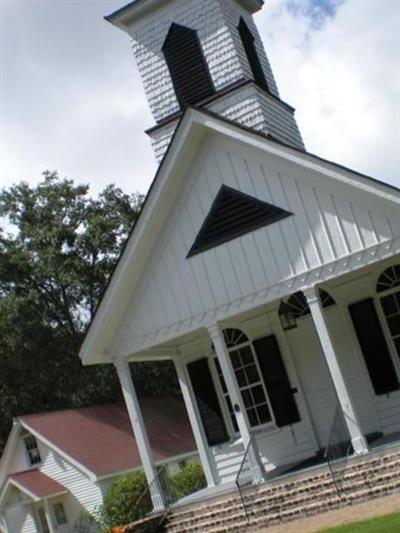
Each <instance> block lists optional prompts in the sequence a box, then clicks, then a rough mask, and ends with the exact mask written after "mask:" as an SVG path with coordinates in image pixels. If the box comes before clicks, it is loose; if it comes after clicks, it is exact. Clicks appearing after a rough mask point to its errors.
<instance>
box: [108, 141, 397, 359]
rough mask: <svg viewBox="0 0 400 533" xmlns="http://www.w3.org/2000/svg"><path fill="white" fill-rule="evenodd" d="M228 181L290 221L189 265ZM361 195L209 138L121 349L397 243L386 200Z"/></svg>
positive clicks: (120, 337) (162, 238)
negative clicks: (350, 257) (322, 268)
mask: <svg viewBox="0 0 400 533" xmlns="http://www.w3.org/2000/svg"><path fill="white" fill-rule="evenodd" d="M222 184H225V185H228V186H230V187H233V188H234V189H237V190H239V191H242V192H244V193H246V194H249V195H251V196H254V197H256V198H258V199H260V200H263V201H265V202H268V203H270V204H273V205H276V206H278V207H281V208H283V209H286V210H287V211H289V212H291V213H293V216H290V217H288V218H286V219H284V220H282V221H280V222H277V223H274V224H271V225H269V226H267V227H262V228H259V229H257V230H256V231H253V232H250V233H248V234H246V235H243V236H241V237H240V238H236V239H234V240H231V241H229V242H226V243H224V244H222V245H220V246H217V247H215V248H212V249H210V250H207V251H205V252H203V253H200V254H198V255H196V256H194V257H191V258H189V259H186V256H187V253H188V251H189V250H190V248H191V246H192V244H193V242H194V240H195V238H196V236H197V233H198V232H199V230H200V228H201V226H202V224H203V222H204V219H205V217H206V216H207V214H208V212H209V210H210V207H211V205H212V203H213V201H214V199H215V196H216V194H217V192H218V190H219V189H220V187H221V185H222ZM359 197H360V193H359V192H358V191H356V190H355V189H353V188H352V187H351V186H349V185H345V184H340V186H338V184H337V183H334V182H333V179H332V178H330V177H329V176H323V175H319V174H317V173H315V172H312V171H308V170H305V169H304V168H302V167H301V166H300V165H296V164H294V163H291V162H288V161H284V160H282V159H278V158H275V157H272V156H265V155H264V154H260V153H259V152H258V151H256V150H253V149H250V148H249V147H247V146H244V145H243V144H239V143H236V142H234V141H230V140H227V139H225V138H222V137H220V136H217V135H215V136H212V137H211V136H210V137H209V138H208V140H207V141H205V142H204V143H203V145H201V146H199V148H198V153H197V155H196V157H195V158H194V162H193V164H192V166H191V168H190V170H189V172H188V174H187V175H186V176H185V178H184V182H183V183H182V186H181V188H180V191H179V195H178V197H177V198H175V199H174V202H173V209H171V211H170V216H169V220H168V221H167V223H166V224H165V225H164V227H163V230H162V232H161V233H160V235H159V239H158V242H157V244H156V246H155V248H154V253H153V254H152V258H151V260H150V261H149V263H148V265H147V266H146V269H145V272H144V273H143V274H142V278H141V280H140V283H139V285H138V287H136V292H135V297H134V299H133V300H132V302H131V304H130V305H129V306H128V308H127V309H126V313H125V319H124V321H122V323H121V326H120V329H119V331H118V332H117V334H116V337H115V338H116V339H117V342H118V346H117V347H116V350H117V353H120V354H121V355H127V354H129V353H132V351H131V352H129V350H132V346H134V345H135V343H136V346H137V345H138V344H139V343H140V342H141V339H142V338H145V337H146V336H150V338H151V336H153V335H155V334H156V333H157V334H158V333H159V332H161V331H164V330H165V331H167V330H168V329H169V328H171V327H175V325H177V324H179V323H181V322H182V321H188V323H189V321H190V323H191V321H193V320H195V319H196V320H197V321H198V320H199V319H201V316H202V315H203V314H204V313H206V312H209V311H210V310H212V309H214V308H215V307H217V306H221V305H225V304H228V303H230V302H232V301H234V300H237V299H239V298H243V297H246V296H247V295H250V294H253V293H255V292H257V291H259V290H262V289H264V288H266V287H267V286H271V285H274V284H276V283H279V282H281V281H282V280H289V279H291V278H292V277H293V276H296V275H301V274H302V273H305V272H307V271H308V270H310V269H312V268H316V267H320V266H323V265H325V264H330V263H331V262H332V261H335V260H338V259H340V258H342V257H346V256H348V255H349V254H353V253H356V252H358V251H360V250H363V249H365V248H366V247H369V246H372V245H374V244H377V243H380V242H384V241H385V240H388V239H390V238H392V237H393V236H394V235H393V233H392V230H391V228H392V227H394V226H395V224H398V222H397V221H394V220H392V219H391V220H389V219H388V218H386V211H383V209H382V204H380V207H379V208H377V209H375V207H374V206H375V203H372V202H369V203H366V204H364V202H363V201H360V200H359ZM189 328H190V324H189ZM146 342H147V341H146Z"/></svg>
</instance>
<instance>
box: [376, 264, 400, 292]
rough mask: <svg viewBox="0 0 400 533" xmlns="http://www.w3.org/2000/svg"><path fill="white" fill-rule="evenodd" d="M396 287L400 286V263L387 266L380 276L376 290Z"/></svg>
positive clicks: (380, 290)
mask: <svg viewBox="0 0 400 533" xmlns="http://www.w3.org/2000/svg"><path fill="white" fill-rule="evenodd" d="M395 287H400V265H394V266H391V267H389V268H387V269H386V270H385V271H384V272H382V274H381V275H380V276H379V279H378V283H377V285H376V292H384V291H388V290H390V289H394V288H395Z"/></svg>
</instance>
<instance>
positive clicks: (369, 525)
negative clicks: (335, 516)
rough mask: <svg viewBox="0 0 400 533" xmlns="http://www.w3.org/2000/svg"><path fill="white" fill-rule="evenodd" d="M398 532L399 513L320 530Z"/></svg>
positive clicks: (373, 532)
mask: <svg viewBox="0 0 400 533" xmlns="http://www.w3.org/2000/svg"><path fill="white" fill-rule="evenodd" d="M398 532H400V513H393V514H388V515H384V516H379V517H378V518H372V519H370V520H363V521H362V522H354V523H352V524H346V525H344V526H339V527H334V528H332V529H324V530H321V532H320V533H398Z"/></svg>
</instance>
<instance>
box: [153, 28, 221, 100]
mask: <svg viewBox="0 0 400 533" xmlns="http://www.w3.org/2000/svg"><path fill="white" fill-rule="evenodd" d="M163 52H164V56H165V60H166V62H167V65H168V68H169V72H170V74H171V78H172V83H173V84H174V89H175V93H176V97H177V99H178V102H179V105H180V106H181V107H183V106H185V105H188V104H195V103H196V102H198V101H200V100H202V99H203V98H207V97H208V96H211V95H212V94H214V92H215V90H214V86H213V82H212V80H211V76H210V73H209V71H208V66H207V63H206V60H205V57H204V55H203V50H202V48H201V44H200V41H199V38H198V35H197V32H196V31H195V30H192V29H190V28H186V27H185V26H180V25H179V24H172V25H171V27H170V29H169V32H168V35H167V38H166V39H165V43H164V46H163Z"/></svg>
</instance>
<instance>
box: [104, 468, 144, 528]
mask: <svg viewBox="0 0 400 533" xmlns="http://www.w3.org/2000/svg"><path fill="white" fill-rule="evenodd" d="M147 487H148V486H147V482H146V477H145V475H144V473H143V472H142V471H140V472H135V473H134V474H129V475H127V476H124V477H121V478H119V479H118V480H117V481H116V482H115V483H113V485H112V486H111V488H110V490H109V491H108V493H107V495H106V497H105V498H104V502H103V505H102V506H101V509H100V517H99V521H100V523H101V525H102V526H103V527H104V528H105V529H107V530H108V529H111V528H113V527H115V526H126V525H128V524H131V523H133V522H136V520H139V519H140V518H143V517H144V516H146V514H147V513H149V512H150V511H151V509H152V504H151V498H150V495H149V494H148V493H146V490H147ZM138 502H139V504H138Z"/></svg>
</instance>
